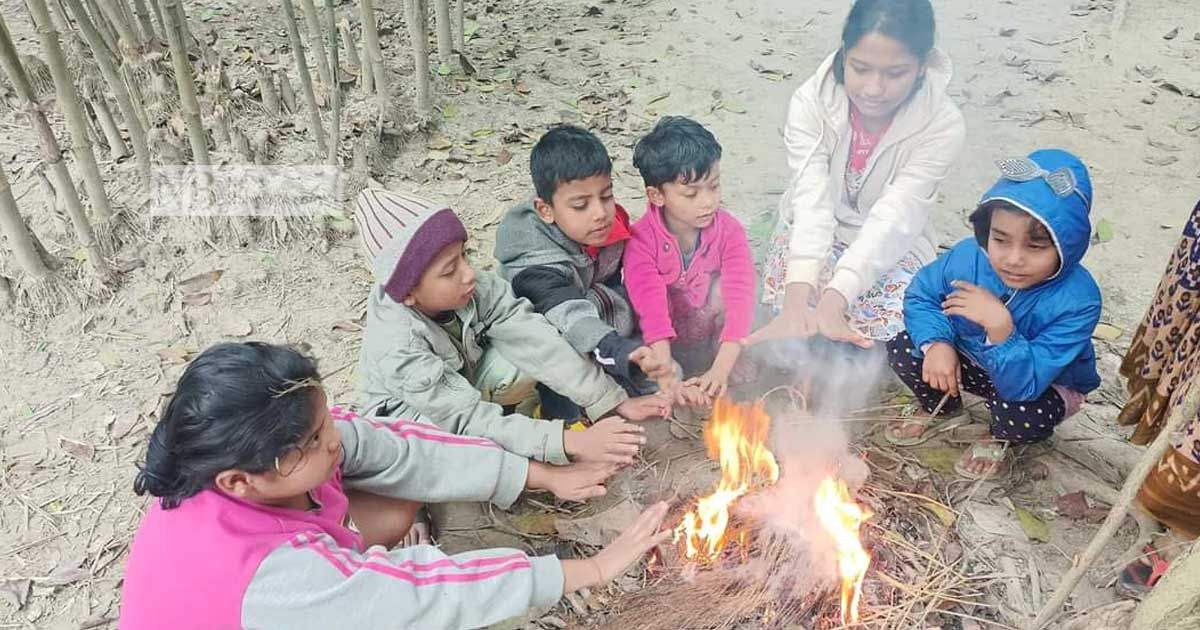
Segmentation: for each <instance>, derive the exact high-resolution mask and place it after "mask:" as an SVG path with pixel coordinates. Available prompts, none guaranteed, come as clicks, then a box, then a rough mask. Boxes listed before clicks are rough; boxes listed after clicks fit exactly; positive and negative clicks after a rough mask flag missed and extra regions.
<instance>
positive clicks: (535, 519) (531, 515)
mask: <svg viewBox="0 0 1200 630" xmlns="http://www.w3.org/2000/svg"><path fill="white" fill-rule="evenodd" d="M556 520H557V517H556V516H555V515H554V514H553V513H551V512H527V513H525V514H522V515H520V516H517V517H515V518H513V519H512V520H511V521H509V524H511V525H512V526H513V528H514V529H516V530H517V531H519V532H521V533H522V534H532V535H535V536H548V535H551V534H553V533H554V531H555V527H554V521H556Z"/></svg>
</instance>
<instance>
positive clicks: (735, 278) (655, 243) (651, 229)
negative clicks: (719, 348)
mask: <svg viewBox="0 0 1200 630" xmlns="http://www.w3.org/2000/svg"><path fill="white" fill-rule="evenodd" d="M714 279H719V281H720V283H721V285H720V288H721V295H722V299H723V300H724V302H725V307H726V311H725V326H724V327H723V328H722V330H721V338H720V340H721V341H733V342H736V341H740V340H741V339H742V338H743V337H745V336H746V335H748V334H750V327H751V325H752V324H753V320H754V259H753V257H752V256H751V255H750V245H749V243H748V242H747V240H746V230H745V229H744V228H742V224H741V223H739V222H738V220H737V219H736V218H734V216H733V215H732V214H730V213H729V212H728V211H726V210H724V209H721V210H718V211H717V214H716V217H715V218H714V219H713V222H712V224H711V225H709V226H708V227H706V228H704V229H703V230H701V231H700V243H699V245H697V247H696V251H695V252H694V253H693V254H692V260H691V263H690V264H689V265H688V268H687V269H686V270H685V269H684V268H683V256H682V253H681V252H680V249H679V242H678V240H677V239H676V238H675V236H674V235H673V234H671V232H670V230H668V229H667V226H666V224H665V223H664V222H663V218H662V207H661V206H655V205H654V204H650V205H649V207H648V208H647V210H646V214H644V215H642V218H641V219H638V221H637V223H634V224H633V238H632V239H631V240H630V241H629V243H628V244H627V245H626V246H625V288H626V289H628V291H629V301H630V302H632V303H633V309H634V311H636V312H637V315H638V322H639V324H640V326H641V328H642V336H643V339H644V341H645V343H647V344H651V343H654V342H656V341H662V340H664V339H674V338H675V327H674V326H673V325H672V322H671V311H670V306H669V300H668V296H667V290H668V287H670V288H671V289H672V290H680V291H683V293H684V296H685V298H686V300H687V302H689V303H690V304H691V305H692V306H693V307H695V308H699V307H701V306H704V304H705V302H706V301H707V300H708V297H709V287H710V286H711V285H712V282H713V280H714Z"/></svg>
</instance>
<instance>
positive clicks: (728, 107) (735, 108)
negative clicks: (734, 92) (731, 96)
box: [721, 101, 746, 114]
mask: <svg viewBox="0 0 1200 630" xmlns="http://www.w3.org/2000/svg"><path fill="white" fill-rule="evenodd" d="M721 109H723V110H725V111H727V112H732V113H734V114H745V113H746V108H744V107H742V106H741V105H738V104H737V103H731V102H729V101H721Z"/></svg>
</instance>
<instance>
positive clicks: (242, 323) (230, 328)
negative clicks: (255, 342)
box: [221, 315, 254, 337]
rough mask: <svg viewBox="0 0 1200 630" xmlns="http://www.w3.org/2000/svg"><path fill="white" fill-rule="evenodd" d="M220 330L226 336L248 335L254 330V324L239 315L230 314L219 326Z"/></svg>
mask: <svg viewBox="0 0 1200 630" xmlns="http://www.w3.org/2000/svg"><path fill="white" fill-rule="evenodd" d="M221 332H222V334H224V335H225V336H226V337H249V336H250V334H251V333H253V332H254V324H252V323H250V320H249V319H246V318H245V317H241V316H237V315H235V316H232V317H230V318H229V319H228V320H226V321H225V322H224V324H223V325H222V326H221Z"/></svg>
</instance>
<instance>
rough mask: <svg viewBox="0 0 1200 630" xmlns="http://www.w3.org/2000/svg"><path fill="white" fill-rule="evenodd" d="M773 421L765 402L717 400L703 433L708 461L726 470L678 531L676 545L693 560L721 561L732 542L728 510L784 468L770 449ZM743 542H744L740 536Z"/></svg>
mask: <svg viewBox="0 0 1200 630" xmlns="http://www.w3.org/2000/svg"><path fill="white" fill-rule="evenodd" d="M770 428H771V418H770V416H768V415H767V413H766V411H764V410H763V406H762V403H759V404H756V405H754V406H753V407H748V406H745V405H737V404H734V403H733V402H731V401H729V400H727V399H721V400H718V401H716V403H715V404H714V406H713V415H712V419H710V420H709V421H708V426H706V427H705V429H704V444H705V446H707V447H708V457H709V459H714V460H716V461H717V462H718V463H720V465H721V479H720V480H719V481H718V482H717V487H716V489H715V490H714V491H713V493H712V494H710V495H708V496H706V497H702V498H701V499H699V500H698V501H697V502H696V507H695V509H693V510H691V511H689V512H687V513H686V514H684V516H683V520H682V521H681V522H680V523H679V525H678V526H677V527H676V528H675V538H674V539H675V542H676V543H677V544H678V543H679V542H680V541H682V542H683V545H684V554H685V555H686V557H687V558H688V559H689V560H706V561H712V560H715V559H717V557H718V556H719V555H720V554H721V551H722V550H723V549H724V548H725V545H726V544H727V543H728V542H729V540H728V538H727V537H726V535H725V534H726V531H725V530H726V529H727V528H728V527H729V510H730V508H732V507H733V504H734V503H735V502H736V501H737V500H738V499H740V498H741V497H742V496H743V495H745V494H746V493H747V492H749V491H750V490H751V488H753V487H754V486H755V484H756V483H759V484H761V483H763V482H766V483H775V482H776V481H777V480H778V479H779V465H778V464H777V463H776V462H775V456H774V455H772V454H771V451H770V450H769V449H768V448H767V434H768V433H769V431H770ZM739 540H741V541H743V542H744V537H739Z"/></svg>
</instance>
